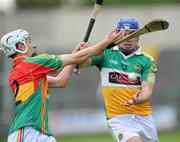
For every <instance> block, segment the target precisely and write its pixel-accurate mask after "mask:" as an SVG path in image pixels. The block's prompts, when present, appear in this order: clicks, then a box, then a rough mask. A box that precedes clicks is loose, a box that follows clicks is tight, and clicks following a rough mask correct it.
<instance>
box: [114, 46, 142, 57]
mask: <svg viewBox="0 0 180 142" xmlns="http://www.w3.org/2000/svg"><path fill="white" fill-rule="evenodd" d="M113 50H118V51H120V50H119V48H118V46H115V47H113ZM120 52H121V51H120ZM132 54H133V55H134V54H135V55H141V54H142V51H141V48H138V50H136V52H134V53H132ZM132 54H130V55H132Z"/></svg>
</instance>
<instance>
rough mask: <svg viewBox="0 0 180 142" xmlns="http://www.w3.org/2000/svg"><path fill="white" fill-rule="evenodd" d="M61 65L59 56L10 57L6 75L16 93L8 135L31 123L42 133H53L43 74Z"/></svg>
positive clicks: (54, 71)
mask: <svg viewBox="0 0 180 142" xmlns="http://www.w3.org/2000/svg"><path fill="white" fill-rule="evenodd" d="M61 65H62V60H61V57H60V56H57V55H48V54H41V55H38V56H35V57H29V58H27V57H25V56H20V57H18V58H15V59H14V60H13V69H12V71H11V72H10V75H9V83H10V87H11V89H12V91H13V93H14V96H15V113H14V119H13V121H12V123H11V126H10V130H9V134H10V133H13V132H14V131H16V130H18V129H19V128H21V127H24V126H29V125H31V126H32V127H34V128H35V129H37V130H38V131H40V132H41V133H44V134H47V135H52V134H51V132H50V131H49V128H48V100H49V94H48V83H47V77H46V75H47V74H48V73H56V70H57V69H58V68H59V67H60V66H61Z"/></svg>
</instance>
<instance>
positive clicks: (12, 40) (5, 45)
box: [0, 29, 30, 57]
mask: <svg viewBox="0 0 180 142" xmlns="http://www.w3.org/2000/svg"><path fill="white" fill-rule="evenodd" d="M29 36H30V34H29V33H28V32H27V31H25V30H23V29H19V30H16V31H12V32H10V33H8V34H6V35H4V36H3V37H2V38H1V47H0V49H1V50H2V51H3V52H4V53H5V54H6V55H7V56H8V57H10V56H12V55H14V54H16V53H17V52H18V53H26V52H27V46H26V44H25V39H26V38H28V37H29ZM17 43H23V44H24V45H25V47H26V49H25V50H24V51H21V50H18V49H17V48H16V44H17Z"/></svg>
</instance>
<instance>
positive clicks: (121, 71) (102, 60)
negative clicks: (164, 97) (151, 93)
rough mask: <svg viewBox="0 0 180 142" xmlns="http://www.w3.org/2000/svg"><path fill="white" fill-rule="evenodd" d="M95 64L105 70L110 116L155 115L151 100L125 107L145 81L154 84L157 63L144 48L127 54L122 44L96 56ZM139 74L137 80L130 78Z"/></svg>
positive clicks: (108, 114) (107, 111)
mask: <svg viewBox="0 0 180 142" xmlns="http://www.w3.org/2000/svg"><path fill="white" fill-rule="evenodd" d="M92 65H96V66H97V67H98V68H99V69H100V71H101V81H102V92H103V96H104V101H105V110H106V116H107V118H111V117H113V116H116V115H120V114H139V115H149V114H151V105H150V100H147V101H146V102H144V103H141V104H137V105H131V106H129V107H127V106H122V105H121V103H123V102H127V101H128V100H130V99H131V98H132V97H133V95H135V94H136V93H137V92H138V91H140V90H141V82H142V81H148V82H151V83H154V81H155V73H156V71H157V69H156V65H155V63H154V61H153V59H152V57H150V56H149V55H146V54H145V53H142V52H141V51H140V49H139V50H138V51H136V52H135V53H134V54H132V55H129V56H125V55H124V54H123V53H122V52H120V50H119V49H118V47H114V48H111V49H106V50H105V51H104V55H103V56H94V57H92ZM130 73H131V74H132V73H133V74H134V75H136V80H132V79H129V77H128V75H129V74H130Z"/></svg>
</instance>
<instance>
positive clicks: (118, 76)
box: [109, 72, 141, 85]
mask: <svg viewBox="0 0 180 142" xmlns="http://www.w3.org/2000/svg"><path fill="white" fill-rule="evenodd" d="M109 82H110V83H115V84H126V85H141V82H140V77H137V79H136V80H130V79H129V78H128V75H127V74H124V73H119V72H109Z"/></svg>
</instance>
